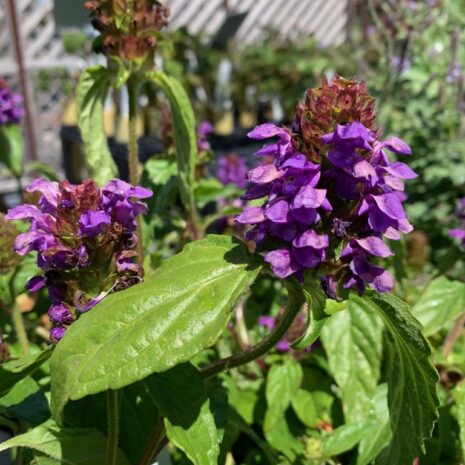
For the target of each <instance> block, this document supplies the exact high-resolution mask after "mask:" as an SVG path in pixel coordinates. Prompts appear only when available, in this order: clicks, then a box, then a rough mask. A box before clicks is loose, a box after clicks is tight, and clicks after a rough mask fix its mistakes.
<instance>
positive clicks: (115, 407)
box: [106, 389, 119, 465]
mask: <svg viewBox="0 0 465 465" xmlns="http://www.w3.org/2000/svg"><path fill="white" fill-rule="evenodd" d="M107 414H108V427H107V461H106V465H116V461H117V458H118V436H119V392H118V391H114V390H112V389H110V390H108V391H107Z"/></svg>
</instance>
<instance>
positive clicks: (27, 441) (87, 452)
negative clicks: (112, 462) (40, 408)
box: [0, 424, 130, 465]
mask: <svg viewBox="0 0 465 465" xmlns="http://www.w3.org/2000/svg"><path fill="white" fill-rule="evenodd" d="M12 447H27V448H28V449H33V450H34V451H37V452H39V453H40V454H41V455H40V456H39V457H47V460H45V459H44V460H43V461H40V460H41V459H39V463H45V464H49V463H54V462H56V463H64V464H67V465H102V464H103V463H105V449H106V439H105V437H104V436H103V435H102V434H101V433H99V432H98V431H97V430H90V429H78V428H63V429H60V428H58V427H57V426H56V425H53V424H50V425H43V426H38V427H37V428H34V429H33V430H31V431H29V432H27V433H24V434H20V435H19V436H16V437H14V438H12V439H10V440H8V441H6V442H4V443H2V444H0V452H1V451H4V450H7V449H10V448H12ZM129 464H130V462H128V460H127V459H126V458H125V457H124V455H123V454H122V453H119V455H118V458H117V461H116V465H129Z"/></svg>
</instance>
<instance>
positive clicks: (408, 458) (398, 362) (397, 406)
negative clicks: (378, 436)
mask: <svg viewBox="0 0 465 465" xmlns="http://www.w3.org/2000/svg"><path fill="white" fill-rule="evenodd" d="M355 299H359V298H355ZM365 300H366V302H368V303H369V305H370V306H371V307H372V308H373V310H374V311H376V313H377V314H378V315H379V316H381V318H382V319H383V322H384V325H385V327H386V337H385V339H384V341H385V342H384V350H385V356H386V373H385V377H386V381H387V385H388V405H389V415H390V418H391V429H392V432H393V435H392V440H391V442H390V444H389V446H388V447H387V448H386V449H385V450H384V451H383V452H382V453H381V456H380V457H379V459H378V462H377V463H379V464H380V465H388V464H389V465H391V464H393V463H396V464H398V465H404V464H405V465H411V463H412V461H413V459H414V458H415V457H416V456H417V455H419V454H420V453H421V452H423V451H424V441H425V439H427V438H429V437H430V436H431V431H432V429H433V425H434V423H435V422H436V421H437V419H438V413H437V408H438V404H439V400H438V397H437V393H436V382H437V380H438V376H437V372H436V370H435V369H434V367H433V366H432V364H431V360H430V357H431V349H430V347H429V345H428V342H427V341H426V339H425V338H424V336H423V335H422V333H421V326H420V324H419V323H418V322H417V321H416V320H415V318H414V317H413V316H412V315H411V313H410V310H409V307H408V305H407V304H405V303H404V302H402V301H401V300H399V299H397V298H396V297H394V296H391V295H387V294H386V295H378V294H375V293H373V292H371V293H370V294H369V296H368V297H365Z"/></svg>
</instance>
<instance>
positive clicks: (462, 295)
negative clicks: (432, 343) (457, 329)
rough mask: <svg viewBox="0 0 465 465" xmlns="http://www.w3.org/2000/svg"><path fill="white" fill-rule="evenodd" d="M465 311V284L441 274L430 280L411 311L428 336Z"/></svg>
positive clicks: (445, 326)
mask: <svg viewBox="0 0 465 465" xmlns="http://www.w3.org/2000/svg"><path fill="white" fill-rule="evenodd" d="M463 312H465V284H464V283H461V282H459V281H450V280H449V279H447V278H446V277H444V276H441V277H439V278H437V279H435V280H433V281H431V282H430V283H429V285H428V287H427V288H426V289H425V292H424V293H423V294H422V295H421V297H420V298H419V300H418V301H417V303H416V304H415V305H414V306H413V307H412V313H413V314H414V315H415V317H416V318H418V320H419V321H420V323H421V324H422V325H423V332H424V333H425V334H426V335H427V336H430V335H432V334H434V333H436V332H438V331H440V330H442V329H445V328H447V327H448V326H449V324H450V323H451V322H452V321H454V320H455V319H456V318H457V317H458V316H459V315H460V314H461V313H463Z"/></svg>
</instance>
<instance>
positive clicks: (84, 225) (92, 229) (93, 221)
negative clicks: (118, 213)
mask: <svg viewBox="0 0 465 465" xmlns="http://www.w3.org/2000/svg"><path fill="white" fill-rule="evenodd" d="M110 223H111V216H110V215H109V214H108V213H106V212H104V211H94V210H88V211H86V212H84V213H83V214H82V215H81V217H80V218H79V234H81V235H85V236H88V237H95V236H98V235H99V234H101V233H102V232H103V231H104V230H105V229H106V228H107V226H109V225H110Z"/></svg>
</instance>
